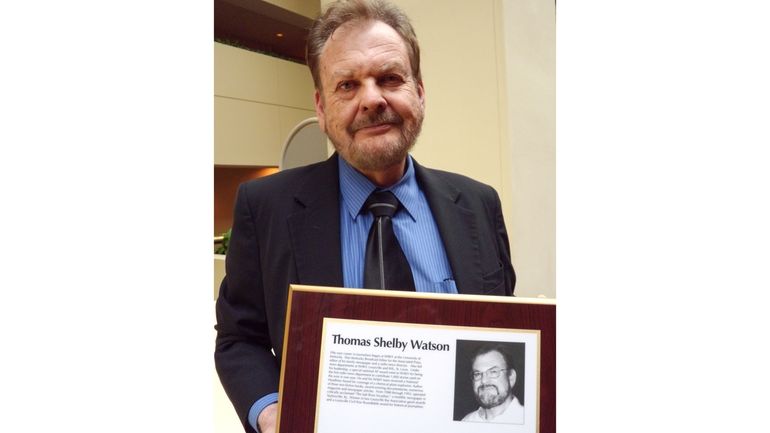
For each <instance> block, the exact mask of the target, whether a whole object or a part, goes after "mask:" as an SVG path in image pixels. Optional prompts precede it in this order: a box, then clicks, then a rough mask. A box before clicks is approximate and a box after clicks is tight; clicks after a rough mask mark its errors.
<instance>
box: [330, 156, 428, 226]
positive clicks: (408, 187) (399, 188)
mask: <svg viewBox="0 0 770 433" xmlns="http://www.w3.org/2000/svg"><path fill="white" fill-rule="evenodd" d="M337 161H339V168H340V191H342V203H343V204H344V206H345V209H346V210H347V212H348V214H350V217H351V218H352V219H354V220H355V219H356V218H357V217H358V213H359V211H360V210H361V207H363V205H364V202H365V201H366V199H367V198H369V195H370V194H371V193H372V191H374V190H375V189H377V186H376V185H375V184H373V183H372V182H371V181H370V180H369V179H367V178H366V176H364V175H363V174H361V173H359V172H358V171H357V170H356V169H355V168H353V167H352V166H351V165H350V164H348V162H347V161H345V159H344V158H342V157H339V158H337ZM384 190H385V191H391V192H393V194H394V195H395V196H396V198H398V201H400V202H401V205H402V206H403V208H404V210H405V211H406V213H407V214H408V215H409V216H410V217H411V218H412V220H413V221H416V218H415V217H414V215H415V214H416V212H415V210H416V206H417V202H418V195H419V188H418V187H417V178H416V176H415V174H414V164H413V163H412V156H411V155H407V156H406V171H405V173H404V175H403V176H402V177H401V179H399V181H398V182H396V183H395V185H392V186H390V187H388V188H385V189H384Z"/></svg>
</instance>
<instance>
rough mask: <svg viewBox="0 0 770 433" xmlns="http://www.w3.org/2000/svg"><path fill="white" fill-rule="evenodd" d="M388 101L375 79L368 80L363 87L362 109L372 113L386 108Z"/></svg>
mask: <svg viewBox="0 0 770 433" xmlns="http://www.w3.org/2000/svg"><path fill="white" fill-rule="evenodd" d="M387 104H388V102H387V101H386V100H385V97H384V96H383V94H382V89H381V88H380V86H378V85H377V82H376V81H374V80H366V81H364V83H363V84H362V88H361V111H363V112H365V113H368V114H372V113H379V112H381V111H383V110H384V109H385V106H386V105H387Z"/></svg>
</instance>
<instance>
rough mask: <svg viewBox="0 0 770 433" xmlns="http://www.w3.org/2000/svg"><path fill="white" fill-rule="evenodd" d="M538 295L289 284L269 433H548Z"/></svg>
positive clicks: (546, 367) (545, 327) (552, 361)
mask: <svg viewBox="0 0 770 433" xmlns="http://www.w3.org/2000/svg"><path fill="white" fill-rule="evenodd" d="M555 343H556V305H555V301H554V300H550V299H530V298H515V297H500V296H478V295H449V294H433V293H414V292H397V291H385V290H363V289H344V288H324V287H310V286H296V285H295V286H291V287H290V289H289V301H288V309H287V315H286V329H285V337H284V345H283V358H282V366H281V382H280V389H279V396H280V401H279V406H278V410H279V414H278V418H279V422H278V432H279V433H359V432H362V431H365V432H367V433H394V432H395V433H404V432H420V433H423V432H438V431H440V432H442V433H443V432H448V433H452V432H457V433H460V432H469V433H476V432H479V431H484V432H490V433H495V432H517V433H555V431H556V344H555Z"/></svg>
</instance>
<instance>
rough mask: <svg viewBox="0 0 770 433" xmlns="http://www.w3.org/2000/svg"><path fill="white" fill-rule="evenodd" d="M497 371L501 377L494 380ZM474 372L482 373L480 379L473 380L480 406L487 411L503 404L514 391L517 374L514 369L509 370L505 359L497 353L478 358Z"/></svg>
mask: <svg viewBox="0 0 770 433" xmlns="http://www.w3.org/2000/svg"><path fill="white" fill-rule="evenodd" d="M500 370H502V371H500ZM495 371H499V372H500V375H499V376H498V377H497V378H492V377H491V376H492V375H494V373H495ZM472 372H473V373H474V374H475V373H482V375H481V377H480V378H479V379H477V380H476V379H474V380H473V390H474V391H475V393H476V400H478V402H479V405H481V407H483V408H485V409H490V408H493V407H495V406H499V405H501V404H503V403H504V402H505V401H506V399H507V398H508V395H510V394H511V392H512V391H513V384H514V383H516V372H515V371H513V370H512V369H511V370H508V365H506V363H505V358H503V355H502V354H500V352H497V351H492V352H489V353H485V354H483V355H479V356H478V357H476V360H475V361H473V370H472Z"/></svg>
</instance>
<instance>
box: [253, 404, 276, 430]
mask: <svg viewBox="0 0 770 433" xmlns="http://www.w3.org/2000/svg"><path fill="white" fill-rule="evenodd" d="M277 419H278V404H277V403H273V404H271V405H270V406H268V407H266V408H265V409H264V410H262V412H260V414H259V417H258V418H257V425H259V430H260V431H261V432H262V433H275V423H276V421H277Z"/></svg>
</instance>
